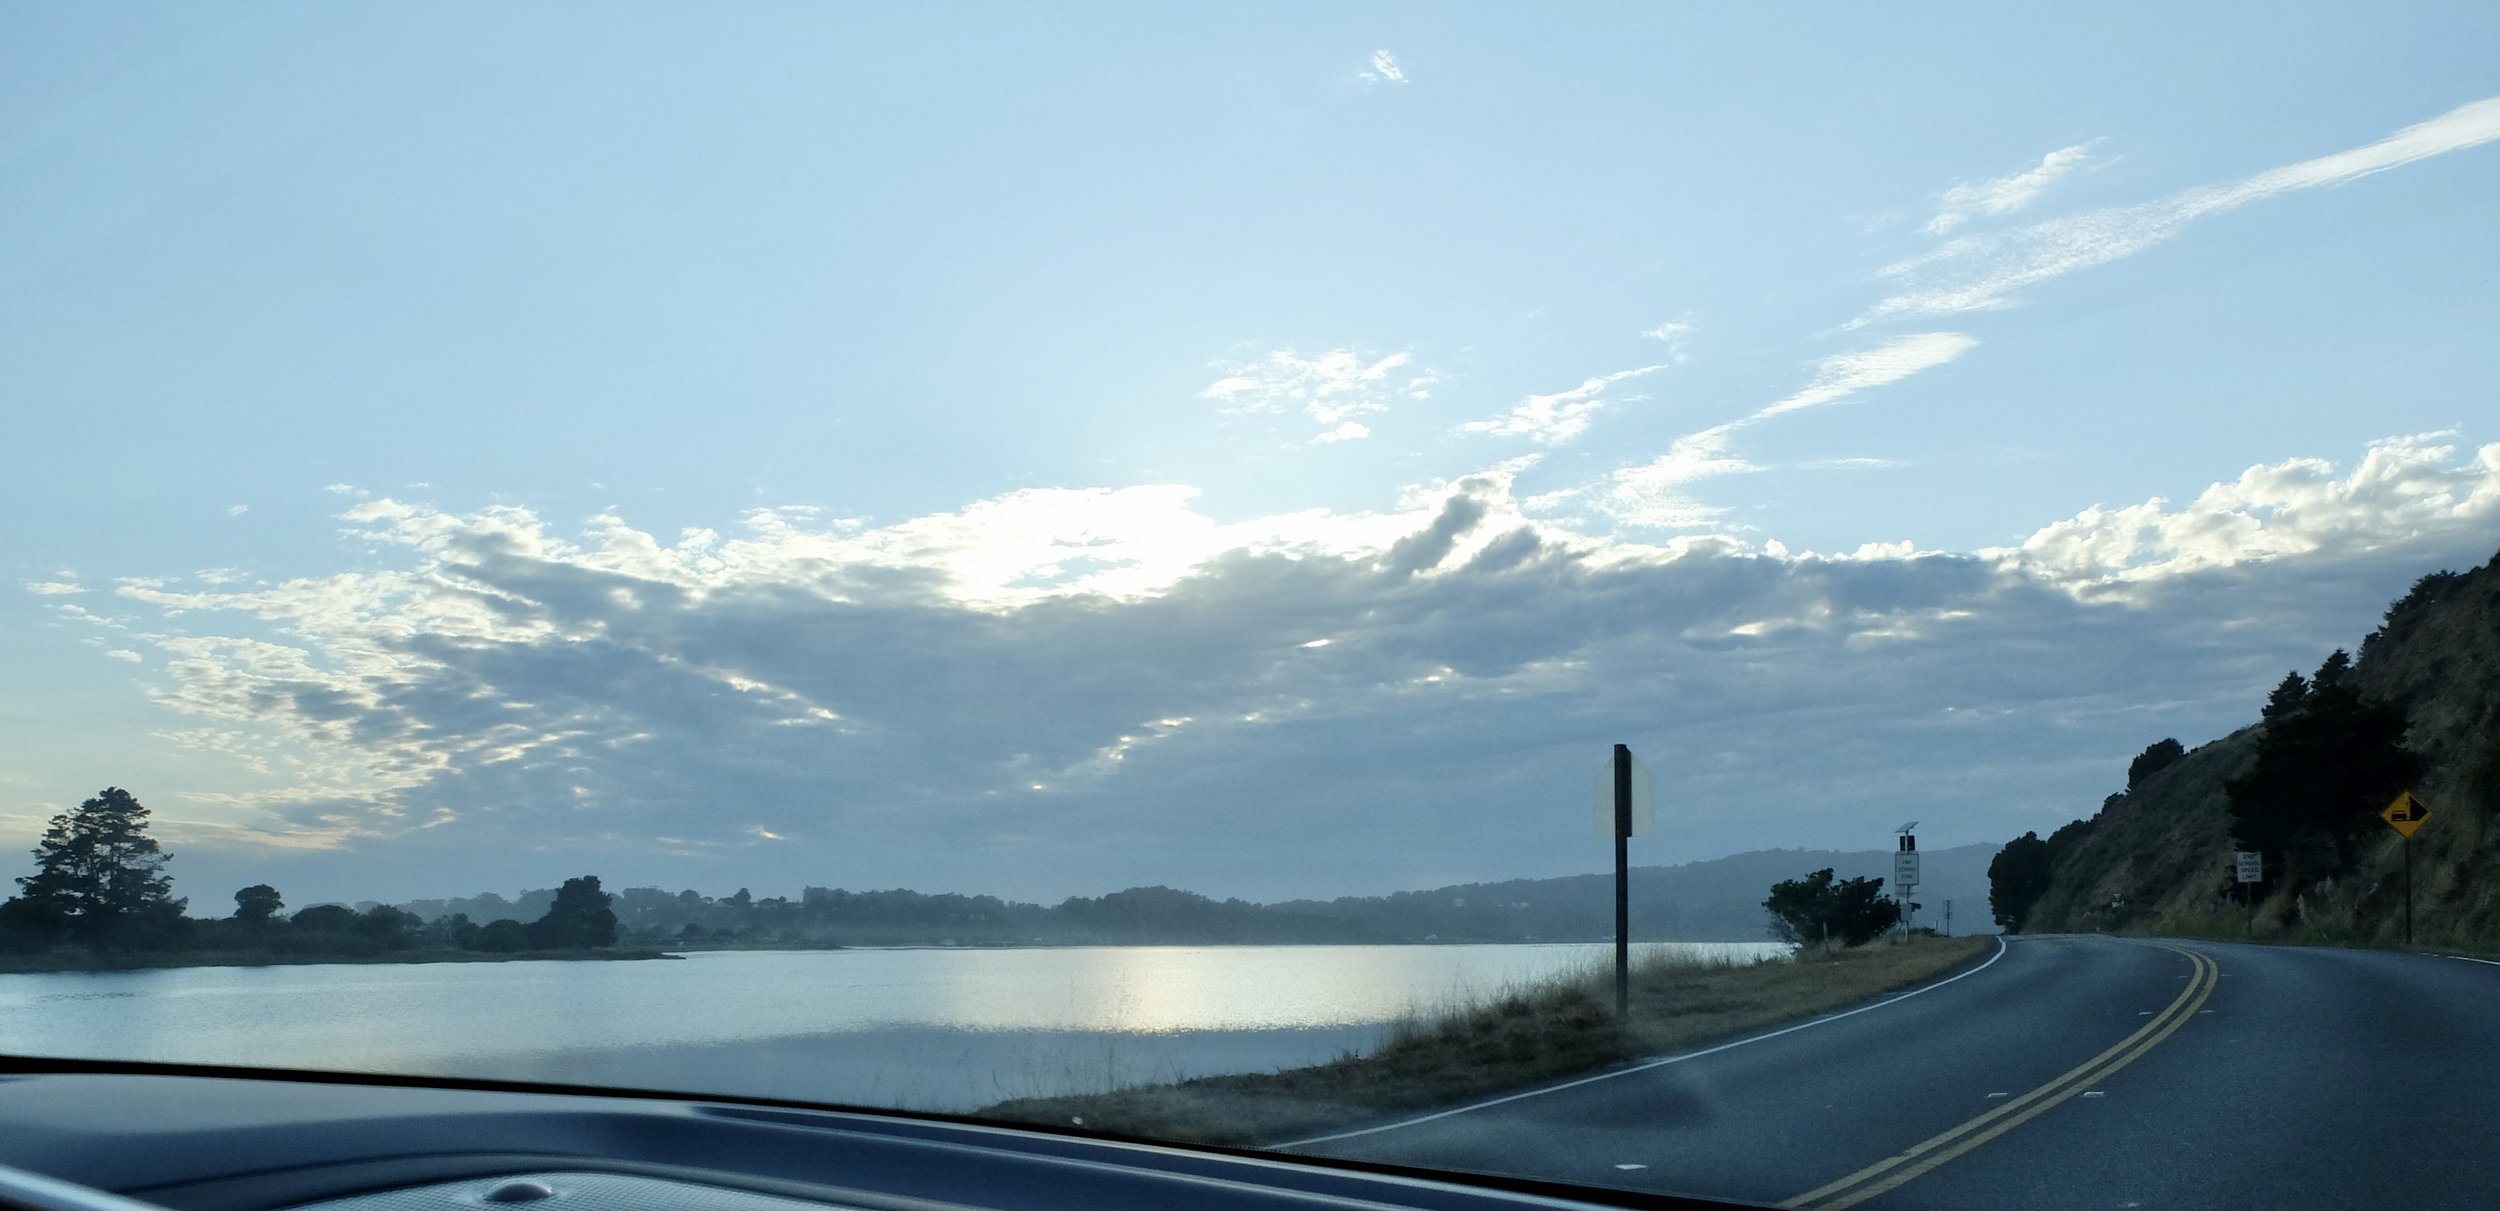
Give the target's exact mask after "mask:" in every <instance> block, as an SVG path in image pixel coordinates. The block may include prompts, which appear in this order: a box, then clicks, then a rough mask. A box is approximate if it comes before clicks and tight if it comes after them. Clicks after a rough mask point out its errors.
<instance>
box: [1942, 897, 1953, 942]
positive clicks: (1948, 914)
mask: <svg viewBox="0 0 2500 1211" xmlns="http://www.w3.org/2000/svg"><path fill="white" fill-rule="evenodd" d="M1944 936H1946V937H1948V938H1949V937H1952V936H1953V901H1951V900H1947V901H1945V902H1944Z"/></svg>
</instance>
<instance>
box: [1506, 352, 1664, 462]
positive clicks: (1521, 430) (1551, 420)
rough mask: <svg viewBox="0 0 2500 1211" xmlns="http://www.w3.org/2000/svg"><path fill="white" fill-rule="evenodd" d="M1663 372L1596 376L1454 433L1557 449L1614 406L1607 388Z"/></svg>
mask: <svg viewBox="0 0 2500 1211" xmlns="http://www.w3.org/2000/svg"><path fill="white" fill-rule="evenodd" d="M1666 368H1667V367H1666V365H1665V364H1664V363H1660V364H1658V365H1655V366H1635V367H1633V368H1632V369H1629V370H1617V371H1615V372H1614V373H1612V374H1601V375H1598V376H1597V377H1595V378H1591V379H1588V380H1586V381H1583V382H1582V383H1581V384H1580V385H1579V386H1577V387H1573V388H1571V389H1570V390H1567V391H1557V392H1554V393H1553V394H1550V395H1531V396H1529V397H1527V398H1526V399H1523V400H1521V401H1519V403H1518V404H1516V405H1515V406H1513V407H1512V408H1511V410H1510V411H1508V412H1505V413H1503V414H1502V415H1500V416H1497V417H1494V418H1492V419H1490V420H1473V421H1468V422H1467V423H1465V424H1463V425H1460V426H1459V427H1458V431H1459V432H1461V433H1484V434H1490V435H1492V436H1496V437H1525V438H1527V439H1528V440H1530V441H1533V442H1535V443H1537V444H1538V445H1543V446H1557V445H1561V444H1562V443H1564V442H1567V441H1571V440H1573V439H1574V438H1577V437H1579V436H1580V435H1581V434H1582V433H1584V432H1587V431H1588V427H1589V422H1590V421H1591V420H1594V419H1595V418H1596V416H1597V414H1598V413H1599V412H1601V411H1604V410H1605V409H1606V408H1607V407H1609V406H1610V405H1612V404H1613V403H1615V402H1616V401H1615V400H1614V399H1613V398H1610V397H1609V396H1608V394H1607V391H1608V389H1609V388H1612V387H1613V386H1614V385H1615V384H1617V383H1623V382H1629V381H1631V380H1633V379H1636V378H1640V377H1642V376H1643V375H1647V374H1654V373H1656V372H1658V371H1660V370H1664V369H1666ZM1634 398H1638V397H1634Z"/></svg>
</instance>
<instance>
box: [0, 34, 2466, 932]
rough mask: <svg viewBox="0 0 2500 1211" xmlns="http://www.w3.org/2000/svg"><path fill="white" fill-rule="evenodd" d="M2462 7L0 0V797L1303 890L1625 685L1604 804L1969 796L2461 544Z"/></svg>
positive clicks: (1898, 819) (2236, 720) (1444, 858)
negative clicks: (1625, 765)
mask: <svg viewBox="0 0 2500 1211" xmlns="http://www.w3.org/2000/svg"><path fill="white" fill-rule="evenodd" d="M2494 45H2500V8H2495V7H2494V6H2490V5H2486V4H2454V5H2436V4H2428V5H2409V6H2405V7H2403V8H2402V9H2400V10H2388V9H2384V8H2382V7H2380V6H2369V5H2347V6H2310V5H2279V4H2264V5H2225V4H2215V5H2198V6H2191V7H2189V8H2187V9H2184V10H2182V9H2181V8H2180V7H2179V6H2176V5H2150V4H2137V5H2124V4H2120V5H2108V6H2095V7H2093V8H2091V9H2089V10H2082V9H2076V10H2071V11H2060V10H2054V9H2044V8H2040V7H2037V6H2024V7H2002V8H2000V7H1989V8H1976V7H1971V6H1951V7H1946V6H1937V7H1934V8H1908V7H1900V6H1864V7H1853V8H1849V9H1845V10H1844V9H1818V10H1813V11H1811V12H1809V11H1806V10H1779V9H1773V8H1768V7H1764V6H1739V5H1727V6H1707V7H1705V6H1659V5H1633V6H1624V7H1609V6H1602V5H1594V4H1592V5H1580V6H1572V7H1569V8H1567V9H1549V8H1541V7H1532V8H1521V7H1515V6H1513V7H1497V6H1466V5H1446V4H1431V5H1360V6H1351V5H1301V6H1289V5H1274V4H1257V5H1249V4H1243V5H1191V6H1169V7H1160V8H1158V7H1145V6H1131V5H1104V6H1051V7H1048V8H1044V7H1042V6H978V7H974V6H945V5H930V6H865V5H833V4H784V3H730V4H721V5H706V6H699V7H686V6H659V5H623V6H618V7H616V8H614V9H612V10H610V11H608V12H607V13H606V14H605V15H604V16H603V17H602V18H601V19H599V20H590V19H587V18H586V17H585V16H584V14H582V13H581V12H580V11H579V10H574V9H567V8H563V7H559V6H535V7H520V8H515V7H512V6H504V5H485V4H429V5H373V4H346V3H237V4H226V5H215V6H177V7H165V6H135V5H130V6H125V5H98V4H68V3H21V4H15V5H11V6H8V7H7V8H5V9H0V315H6V316H7V317H8V322H7V323H5V324H0V416H4V417H5V422H6V423H5V427H4V428H0V433H5V437H4V438H0V511H4V515H5V526H4V527H0V534H5V545H0V669H5V671H6V675H5V676H0V836H7V835H15V836H18V837H21V838H22V839H23V840H24V842H25V843H26V844H27V845H29V846H31V844H32V843H33V841H34V839H35V837H36V836H37V835H38V834H39V833H40V831H41V829H42V827H43V822H44V821H45V820H46V819H47V818H48V817H50V816H51V815H53V814H54V813H56V812H59V811H62V810H65V809H67V808H69V807H71V806H73V805H75V804H76V803H77V802H79V801H80V800H81V799H82V798H84V797H86V796H89V795H92V794H94V793H96V792H97V791H98V790H100V789H102V788H103V787H105V786H108V785H109V786H122V787H126V788H129V789H130V790H132V791H133V792H134V793H135V794H137V795H138V796H139V797H140V799H141V800H142V801H143V802H145V803H146V804H147V805H148V806H149V807H150V808H152V809H153V810H154V812H155V820H156V831H157V833H158V835H159V836H160V837H162V838H163V839H164V840H165V842H166V844H167V846H168V848H169V849H171V850H172V851H174V853H175V855H176V856H175V859H174V862H173V864H172V866H171V868H170V869H171V873H173V874H174V876H175V878H176V884H177V890H178V891H179V892H181V893H183V894H187V895H189V896H190V897H191V898H192V905H193V911H194V912H195V913H209V914H213V913H221V912H223V911H225V908H224V905H225V902H226V900H227V898H228V897H229V896H230V894H231V890H232V889H233V888H236V887H240V886H243V885H245V884H248V883H255V882H264V881H266V882H271V883H275V884H276V885H278V886H279V887H280V889H281V890H282V891H284V892H285V893H286V894H287V896H288V898H289V900H290V901H291V902H293V903H296V904H305V903H310V902H313V901H314V900H316V899H342V900H361V899H407V898H414V897H421V896H442V895H455V894H470V893H474V892H476V891H480V890H499V891H503V892H506V893H507V894H509V893H510V892H512V891H515V890H518V889H521V888H527V887H547V886H553V885H554V884H556V883H557V882H558V881H560V880H561V879H563V878H565V877H569V876H571V875H575V874H583V873H595V874H599V875H601V876H603V878H605V880H606V881H607V883H608V884H609V885H610V886H612V887H617V886H637V885H660V886H665V887H669V888H679V887H694V888H697V889H700V890H703V891H706V892H708V893H712V894H727V893H728V892H729V891H731V890H733V889H735V888H737V887H740V886H750V887H752V888H753V889H754V890H755V893H756V894H757V895H767V894H784V895H795V894H797V892H798V890H799V888H800V887H801V886H803V885H811V884H812V885H819V886H843V887H851V888H867V887H895V886H907V887H915V888H919V889H922V890H932V891H934V890H961V891H971V892H989V893H995V894H1001V895H1008V896H1014V897H1019V898H1029V899H1043V900H1050V899H1056V898H1058V897H1062V896H1067V895H1073V894H1099V893H1101V892H1104V891H1108V890H1113V889H1117V888H1121V887H1127V886H1132V885H1142V884H1166V885H1172V886H1179V887H1186V888H1191V889H1194V890H1199V891H1204V892H1207V893H1210V894H1214V895H1219V896H1233V895H1237V896H1243V897H1247V898H1253V899H1277V898H1285V897H1297V896H1333V895H1340V894H1367V893H1380V892H1387V891H1392V890H1398V889H1403V888H1417V887H1429V886H1435V885H1439V884H1444V883H1451V882H1460V881H1468V880H1483V879H1500V878H1514V877H1534V876H1545V875H1555V874H1565V873H1578V872H1584V871H1589V870H1595V869H1601V868H1602V867H1603V866H1604V865H1605V863H1606V861H1607V859H1608V857H1609V854H1608V847H1607V844H1606V842H1605V841H1604V840H1603V839H1602V838H1600V837H1598V836H1596V835H1594V834H1593V832H1592V830H1591V827H1590V825H1589V814H1590V813H1589V799H1590V796H1591V793H1592V786H1593V784H1594V782H1595V779H1596V777H1597V775H1598V772H1599V770H1600V769H1601V767H1602V766H1604V764H1605V763H1606V761H1607V757H1608V753H1609V752H1610V746H1611V745H1612V744H1614V743H1616V742H1623V743H1628V744H1630V745H1632V746H1633V748H1634V749H1635V751H1636V752H1637V753H1639V754H1640V756H1641V758H1642V760H1643V761H1644V762H1645V763H1646V764H1647V765H1648V766H1649V768H1650V769H1652V770H1653V771H1654V773H1655V777H1656V786H1657V796H1658V811H1657V817H1658V822H1659V823H1658V828H1657V831H1656V833H1655V834H1654V835H1651V836H1647V837H1642V838H1639V839H1637V840H1636V841H1635V842H1634V843H1633V857H1634V860H1635V861H1636V862H1642V863H1650V862H1660V863H1668V862H1681V861H1688V860H1695V859H1702V858H1709V857H1714V856H1718V855H1722V854H1727V853H1732V852H1738V851H1743V850H1749V849H1757V848H1765V847H1814V848H1880V847H1885V846H1888V845H1889V844H1890V843H1891V842H1890V834H1891V833H1892V831H1893V830H1894V829H1895V828H1897V827H1899V826H1900V825H1901V824H1902V823H1903V822H1905V821H1910V820H1916V821H1919V822H1920V825H1919V833H1920V837H1921V843H1922V845H1924V846H1926V847H1930V848H1935V847H1942V846H1947V845H1957V844H1967V843H1973V842H1986V843H1991V844H1996V843H2002V842H2003V841H2004V840H2006V839H2008V838H2010V837H2012V836H2015V835H2018V834H2020V833H2022V832H2024V831H2026V830H2034V829H2037V830H2042V831H2045V830H2047V829H2049V828H2053V827H2055V826H2056V825H2058V824H2060V823H2063V822H2064V821H2066V820H2069V819H2073V818H2075V817H2077V816H2081V815H2088V814H2089V813H2090V812H2092V811H2093V810H2094V809H2095V808H2096V807H2097V806H2098V804H2099V803H2100V801H2101V798H2102V797H2103V796H2104V795H2106V794H2108V793H2110V792H2111V791H2114V790H2117V789H2119V788H2120V787H2121V786H2122V785H2123V783H2124V778H2125V770H2126V765H2127V761H2128V759H2129V758H2130V757H2131V756H2132V755H2133V754H2135V753H2136V752H2138V751H2140V750H2141V749H2142V748H2143V747H2144V746H2145V745H2146V744H2148V743H2150V742H2152V741H2154V740H2158V739H2160V738H2163V737H2165V736H2175V737H2177V738H2179V739H2181V740H2183V741H2185V742H2187V743H2188V744H2190V745H2195V744H2198V743H2202V742H2204V741H2207V740H2210V739H2214V738H2216V737H2219V736H2221V735H2223V734H2226V733H2227V732H2229V731H2231V730H2232V729H2234V728H2236V727H2239V726H2241V725H2243V724H2245V723H2247V722H2249V721H2250V720H2251V719H2253V718H2254V715H2255V711H2256V708H2257V706H2258V704H2259V703H2260V702H2261V701H2262V700H2263V696H2264V693H2265V691H2266V689H2267V688H2269V687H2270V686H2271V685H2272V684H2273V682H2274V681H2276V680H2278V679H2279V678H2280V677H2281V676H2282V674H2283V673H2284V672H2285V671H2286V670H2289V669H2294V668H2300V669H2306V668H2309V667H2312V666H2314V665H2315V664H2316V663H2317V662H2318V661H2319V660H2320V659H2321V658H2322V657H2323V656H2324V655H2325V654H2326V652H2327V651H2328V650H2330V649H2332V648H2334V647H2336V646H2339V645H2340V646H2352V645H2355V644H2357V643H2358V641H2359V639H2360V638H2361V637H2362V636H2363V635H2364V634H2366V633H2367V632H2368V631H2369V630H2370V629H2371V627H2373V626H2374V625H2375V624H2376V622H2377V620H2378V616H2379V614H2380V612H2381V611H2382V610H2383V609H2384V607H2385V605H2386V603H2387V602H2388V601H2389V600H2391V599H2392V598H2394V597H2396V596H2398V595H2400V594H2401V593H2402V592H2403V591H2404V590H2405V589H2406V587H2407V586H2409V585H2410V584H2411V583H2412V581H2413V580H2414V578H2416V577H2418V576H2420V575H2422V574H2423V573H2426V572H2429V571H2432V570H2436V569H2440V568H2463V567H2468V566H2472V565H2475V564H2479V563H2481V562H2483V561H2484V560H2486V559H2488V558H2490V557H2491V555H2492V554H2493V552H2494V550H2495V549H2500V398H2496V397H2495V393H2494V387H2493V384H2494V382H2495V380H2496V379H2500V341H2495V340H2493V339H2491V333H2493V332H2494V331H2500V224H2495V223H2494V222H2493V219H2492V216H2493V215H2494V214H2500V205H2495V199H2494V194H2495V189H2496V187H2500V61H2496V60H2494V59H2493V57H2492V56H2491V55H2490V54H2489V53H2488V48H2489V47H2491V46H2494ZM21 865H23V866H26V867H29V868H30V867H31V860H30V859H22V860H21ZM1801 873H1802V872H1801Z"/></svg>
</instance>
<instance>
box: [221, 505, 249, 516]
mask: <svg viewBox="0 0 2500 1211" xmlns="http://www.w3.org/2000/svg"><path fill="white" fill-rule="evenodd" d="M251 511H252V506H250V505H227V506H226V516H228V517H241V516H243V515H244V514H246V513H249V512H251Z"/></svg>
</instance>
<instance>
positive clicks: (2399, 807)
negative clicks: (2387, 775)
mask: <svg viewBox="0 0 2500 1211" xmlns="http://www.w3.org/2000/svg"><path fill="white" fill-rule="evenodd" d="M2378 818H2379V819H2381V820H2385V821H2386V822H2387V827H2389V828H2392V829H2395V830H2396V833H2397V835H2399V836H2405V837H2410V836H2412V835H2413V830H2414V829H2417V828H2420V827H2422V826H2423V825H2425V824H2428V823H2430V821H2431V809H2430V808H2429V807H2427V806H2425V805H2424V804H2423V802H2422V801H2421V800H2419V799H2416V798H2414V797H2413V792H2412V791H2404V792H2402V793H2400V794H2398V795H2397V796H2396V801H2395V802H2393V803H2390V804H2388V805H2387V810H2385V811H2383V812H2380V813H2379V814H2378Z"/></svg>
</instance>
